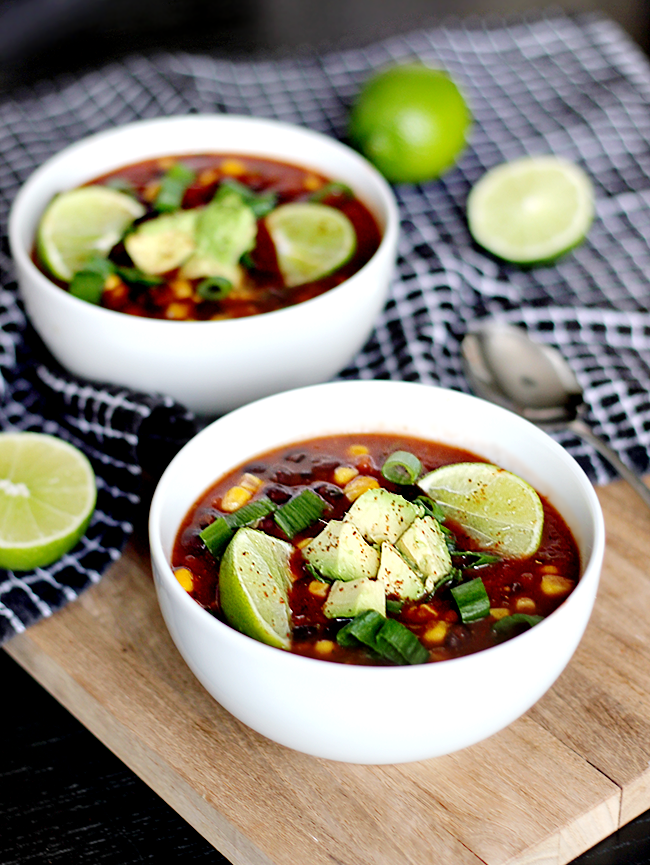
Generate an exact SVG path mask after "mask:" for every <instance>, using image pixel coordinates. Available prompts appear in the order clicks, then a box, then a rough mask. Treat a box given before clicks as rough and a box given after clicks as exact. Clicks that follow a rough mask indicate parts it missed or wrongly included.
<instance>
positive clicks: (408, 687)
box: [149, 381, 604, 764]
mask: <svg viewBox="0 0 650 865" xmlns="http://www.w3.org/2000/svg"><path fill="white" fill-rule="evenodd" d="M459 478H460V480H459ZM450 479H451V480H450ZM494 484H496V486H495V485H494ZM465 486H467V488H468V489H467V490H465V491H463V490H464V488H465ZM459 490H460V491H461V493H462V496H465V498H463V499H462V502H463V503H462V506H461V504H459V502H458V501H455V500H454V498H453V495H455V494H456V493H458V491H459ZM488 490H489V491H490V495H489V496H487V495H486V491H488ZM466 494H467V496H469V498H467V496H466ZM461 498H462V497H461ZM522 515H523V516H522ZM486 526H487V528H486ZM495 526H496V528H495ZM149 534H150V546H151V558H152V566H153V573H154V578H155V585H156V591H157V595H158V599H159V603H160V607H161V610H162V614H163V617H164V619H165V622H166V624H167V627H168V629H169V632H170V634H171V637H172V639H173V641H174V642H175V644H176V646H177V647H178V649H179V652H180V654H181V656H182V658H183V659H184V661H185V662H186V663H187V664H188V665H189V667H190V669H191V670H192V671H193V673H194V674H195V676H196V677H197V678H198V680H199V682H201V684H202V685H203V686H204V687H205V688H206V689H207V690H208V692H209V693H210V694H211V695H212V696H213V697H214V699H215V700H216V701H217V702H218V703H220V704H221V705H222V706H223V707H224V708H225V709H227V710H228V711H229V712H230V713H232V714H233V715H234V716H235V717H237V718H238V719H239V720H240V721H242V722H243V723H244V724H246V725H248V726H249V727H251V728H253V729H254V730H256V731H258V732H259V733H261V734H263V735H264V736H266V737H268V738H269V739H271V740H273V741H275V742H278V743H280V744H282V745H285V746H287V747H289V748H293V749H296V750H299V751H303V752H306V753H308V754H312V755H314V756H318V757H323V758H327V759H332V760H340V761H348V762H356V763H366V764H368V763H370V764H383V763H400V762H410V761H415V760H423V759H428V758H431V757H435V756H439V755H442V754H448V753H451V752H453V751H456V750H458V749H461V748H465V747H468V746H470V745H472V744H474V743H476V742H478V741H481V740H482V739H485V738H486V737H488V736H490V735H492V734H494V733H496V732H498V731H499V730H501V729H502V728H504V727H505V726H507V725H508V724H510V723H512V722H513V721H514V720H515V719H517V718H519V717H520V716H521V715H522V714H523V713H524V712H526V711H527V710H528V709H529V708H530V707H531V706H532V705H533V704H534V703H535V702H536V701H537V700H538V699H539V698H540V697H541V696H542V695H543V694H544V693H545V692H546V691H547V690H548V689H549V688H550V687H551V685H552V684H553V682H554V681H555V680H556V678H557V677H558V676H559V675H560V673H561V672H562V670H563V669H564V667H565V666H566V664H567V663H568V662H569V660H570V659H571V656H572V655H573V652H574V651H575V649H576V647H577V645H578V643H579V641H580V639H581V637H582V634H583V632H584V629H585V627H586V625H587V622H588V619H589V616H590V613H591V610H592V606H593V603H594V599H595V596H596V591H597V587H598V581H599V577H600V571H601V566H602V559H603V551H604V527H603V517H602V513H601V510H600V506H599V503H598V499H597V496H596V494H595V492H594V489H593V487H592V485H591V483H590V482H589V480H588V478H587V477H586V476H585V474H584V472H583V471H582V469H581V468H580V467H579V465H578V464H577V463H576V462H575V460H573V458H572V457H571V456H570V455H569V454H568V453H567V452H566V451H565V450H564V449H563V448H562V447H561V446H560V445H558V444H557V442H555V441H554V440H553V439H552V438H551V437H550V436H549V435H548V434H546V433H544V432H542V431H541V430H539V429H538V428H537V427H535V426H533V425H531V424H530V423H529V422H527V421H524V420H523V419H522V418H520V417H518V416H516V415H514V414H512V413H510V412H508V411H506V410H505V409H502V408H500V407H497V406H494V405H492V404H490V403H487V402H485V401H482V400H480V399H477V398H475V397H472V396H469V395H467V394H463V393H460V392H456V391H450V390H445V389H441V388H436V387H429V386H425V385H422V384H416V383H406V382H395V381H346V382H330V383H326V384H320V385H315V386H311V387H307V388H300V389H296V390H293V391H289V392H285V393H281V394H277V395H274V396H271V397H268V398H265V399H262V400H259V401H257V402H255V403H252V404H250V405H247V406H244V407H242V408H240V409H238V410H236V411H233V412H231V413H230V414H228V415H226V416H225V417H222V418H220V419H219V420H217V421H215V422H213V423H212V424H210V425H209V426H208V427H206V428H205V429H204V430H203V431H202V432H201V433H199V434H198V435H197V436H196V437H195V438H194V439H192V440H191V441H190V442H189V443H188V444H187V445H186V446H185V447H184V448H183V449H182V450H181V451H180V452H179V454H178V455H177V456H176V457H175V458H174V460H173V461H172V462H171V463H170V465H169V467H168V468H167V469H166V471H165V473H164V474H163V476H162V478H161V479H160V482H159V484H158V486H157V488H156V491H155V494H154V497H153V500H152V505H151V512H150V521H149ZM180 662H181V660H180V658H179V663H180Z"/></svg>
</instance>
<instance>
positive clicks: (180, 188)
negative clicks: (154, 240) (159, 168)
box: [154, 162, 196, 213]
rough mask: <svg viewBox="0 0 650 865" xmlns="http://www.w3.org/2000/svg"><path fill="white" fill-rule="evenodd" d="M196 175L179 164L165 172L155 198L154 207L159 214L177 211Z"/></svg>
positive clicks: (176, 163)
mask: <svg viewBox="0 0 650 865" xmlns="http://www.w3.org/2000/svg"><path fill="white" fill-rule="evenodd" d="M195 177H196V174H195V172H194V171H192V169H191V168H188V167H187V166H186V165H183V164H182V163H180V162H175V163H174V164H173V165H172V167H171V168H170V169H169V170H168V171H166V172H165V174H164V175H163V177H162V180H161V182H160V190H159V191H158V195H157V196H156V200H155V202H154V207H155V208H156V210H157V211H158V212H159V213H170V212H171V211H173V210H179V209H180V206H181V204H182V203H183V198H184V196H185V190H186V189H187V187H188V186H189V185H190V183H192V181H193V180H194V178H195Z"/></svg>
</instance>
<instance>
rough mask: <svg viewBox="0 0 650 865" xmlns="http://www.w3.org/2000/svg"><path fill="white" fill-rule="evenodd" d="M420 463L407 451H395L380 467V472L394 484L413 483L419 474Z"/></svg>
mask: <svg viewBox="0 0 650 865" xmlns="http://www.w3.org/2000/svg"><path fill="white" fill-rule="evenodd" d="M421 471H422V463H421V462H420V460H419V459H418V458H417V457H416V456H415V454H411V453H409V452H408V451H395V453H392V454H391V455H390V456H389V457H388V458H387V460H386V462H385V463H384V464H383V466H382V467H381V473H382V475H383V476H384V477H385V478H386V480H387V481H390V482H391V483H394V484H413V483H415V481H416V480H417V479H418V477H419V476H420V472H421Z"/></svg>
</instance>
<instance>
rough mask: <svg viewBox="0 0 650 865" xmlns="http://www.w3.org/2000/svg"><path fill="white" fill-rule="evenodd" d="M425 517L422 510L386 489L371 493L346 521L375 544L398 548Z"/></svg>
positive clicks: (357, 501)
mask: <svg viewBox="0 0 650 865" xmlns="http://www.w3.org/2000/svg"><path fill="white" fill-rule="evenodd" d="M420 513H421V511H420V508H419V507H418V506H417V505H414V504H413V503H412V502H409V501H407V500H406V499H405V498H403V497H402V496H399V495H397V493H391V492H390V491H389V490H385V489H383V488H382V487H379V488H378V489H372V490H367V492H365V493H363V495H360V496H359V498H358V499H357V500H356V501H355V502H354V504H353V505H352V507H351V508H350V510H349V511H348V512H347V514H346V515H345V517H344V522H352V523H354V525H355V526H356V527H357V528H358V529H359V531H360V532H361V534H362V535H363V536H364V538H365V539H366V540H367V541H368V542H369V543H371V544H381V543H382V542H383V541H388V542H389V543H391V544H394V543H395V541H396V540H397V539H398V538H399V537H400V535H402V534H403V533H404V532H405V531H406V529H407V528H408V527H409V526H410V525H411V523H412V522H413V520H414V519H415V518H416V517H417V516H419V515H420Z"/></svg>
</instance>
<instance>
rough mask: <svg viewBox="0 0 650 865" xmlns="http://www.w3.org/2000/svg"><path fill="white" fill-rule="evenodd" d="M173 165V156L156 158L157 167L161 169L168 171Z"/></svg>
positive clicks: (174, 161) (174, 163)
mask: <svg viewBox="0 0 650 865" xmlns="http://www.w3.org/2000/svg"><path fill="white" fill-rule="evenodd" d="M173 165H176V160H175V159H174V157H173V156H161V157H159V159H158V167H159V168H161V169H162V170H163V171H169V169H170V168H171V167H172V166H173Z"/></svg>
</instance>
